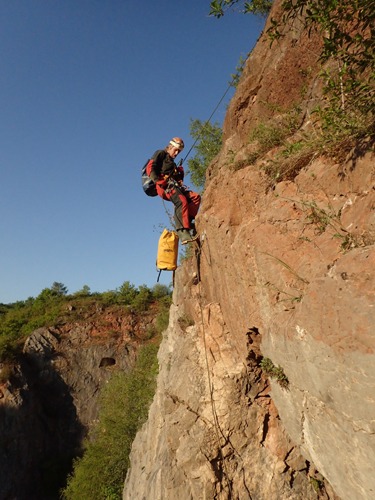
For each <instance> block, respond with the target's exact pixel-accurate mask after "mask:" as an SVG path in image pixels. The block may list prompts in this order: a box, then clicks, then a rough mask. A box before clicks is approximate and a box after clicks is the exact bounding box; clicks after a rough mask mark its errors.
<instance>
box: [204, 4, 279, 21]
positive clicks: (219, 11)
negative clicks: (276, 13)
mask: <svg viewBox="0 0 375 500" xmlns="http://www.w3.org/2000/svg"><path fill="white" fill-rule="evenodd" d="M238 3H241V4H243V11H242V12H243V13H244V14H255V15H259V16H267V15H268V13H269V11H270V10H271V7H272V4H273V0H250V1H249V2H246V1H244V0H242V1H239V0H213V1H212V2H211V4H210V7H211V11H210V15H211V16H215V17H217V18H219V17H222V16H223V15H224V13H225V11H227V10H228V9H229V8H231V7H233V6H234V5H235V4H238Z"/></svg>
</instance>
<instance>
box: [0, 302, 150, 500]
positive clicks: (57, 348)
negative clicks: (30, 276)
mask: <svg viewBox="0 0 375 500" xmlns="http://www.w3.org/2000/svg"><path fill="white" fill-rule="evenodd" d="M70 309H71V311H70V313H69V312H67V318H68V319H67V320H66V321H65V322H64V324H60V325H59V326H56V327H54V328H39V329H38V330H36V331H35V332H33V333H32V335H30V337H29V338H28V339H27V341H26V343H25V346H24V353H23V356H22V358H21V361H20V363H19V364H18V365H17V366H16V367H15V371H14V373H13V376H12V377H11V380H10V381H9V382H7V383H5V384H1V385H0V498H1V499H4V500H5V499H17V500H33V499H35V500H36V499H37V500H40V499H47V498H48V499H53V498H60V497H59V494H58V489H59V488H60V487H62V486H64V483H65V480H66V476H67V474H68V473H69V472H70V471H71V463H72V459H73V458H74V457H76V456H77V455H79V454H80V451H81V447H82V439H83V438H84V437H85V436H86V435H87V433H88V430H89V429H90V427H91V426H92V424H93V423H94V422H95V420H96V419H97V416H98V395H99V393H100V389H101V388H102V386H103V384H105V383H106V381H107V380H108V379H109V377H110V376H111V373H112V372H113V371H114V370H118V369H119V370H124V371H128V370H129V369H130V368H131V367H132V366H133V364H134V360H135V356H136V352H137V348H138V344H139V339H142V338H144V335H145V334H146V333H147V329H148V328H149V327H150V325H151V324H152V321H153V320H154V318H155V311H152V310H151V311H150V312H149V313H148V314H144V315H142V316H140V315H139V314H132V313H126V312H125V310H124V308H120V307H115V306H112V307H107V308H105V307H102V306H100V307H99V308H98V307H97V306H95V303H93V306H92V307H91V308H89V309H87V310H85V311H84V312H82V311H79V310H75V309H74V308H71V307H70ZM69 314H70V315H71V317H72V318H71V320H69Z"/></svg>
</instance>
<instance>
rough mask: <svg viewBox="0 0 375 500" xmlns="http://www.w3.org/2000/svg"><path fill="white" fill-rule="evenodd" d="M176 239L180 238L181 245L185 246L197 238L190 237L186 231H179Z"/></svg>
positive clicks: (196, 236) (195, 236)
mask: <svg viewBox="0 0 375 500" xmlns="http://www.w3.org/2000/svg"><path fill="white" fill-rule="evenodd" d="M177 234H178V237H179V238H180V241H181V245H186V243H191V242H192V241H195V240H196V239H197V238H198V235H197V234H195V235H194V236H192V235H191V234H190V233H189V231H188V230H187V229H180V230H179V231H178V232H177Z"/></svg>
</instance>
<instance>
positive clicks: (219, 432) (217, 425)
mask: <svg viewBox="0 0 375 500" xmlns="http://www.w3.org/2000/svg"><path fill="white" fill-rule="evenodd" d="M206 239H207V235H205V238H204V240H203V241H202V242H201V243H197V242H195V243H196V246H197V247H198V246H199V248H198V249H197V252H196V254H195V257H196V259H197V269H198V271H197V278H198V283H197V284H198V294H197V295H198V305H199V309H200V317H201V327H202V337H203V347H204V354H205V362H206V371H207V381H208V389H209V393H210V404H211V412H212V418H213V423H214V431H215V437H216V441H217V447H218V450H219V453H220V458H221V463H222V468H223V475H224V477H225V479H226V482H227V487H228V495H229V499H231V498H232V497H233V494H232V485H231V482H230V479H229V474H228V470H227V466H226V461H225V457H224V453H223V447H222V445H221V438H220V436H222V437H223V438H224V440H225V441H226V437H225V435H224V434H223V432H222V430H221V428H220V423H219V417H218V415H217V412H216V407H215V401H214V397H213V394H214V386H213V382H212V378H211V371H210V365H209V361H208V349H207V341H206V328H205V325H204V318H203V306H202V290H201V280H200V269H199V265H200V261H199V257H200V254H201V252H202V246H203V244H204V241H206ZM220 482H221V480H220Z"/></svg>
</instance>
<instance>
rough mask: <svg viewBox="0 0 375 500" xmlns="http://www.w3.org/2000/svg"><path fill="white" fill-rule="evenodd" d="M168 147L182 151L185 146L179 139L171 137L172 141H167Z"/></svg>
mask: <svg viewBox="0 0 375 500" xmlns="http://www.w3.org/2000/svg"><path fill="white" fill-rule="evenodd" d="M169 145H170V146H173V147H174V148H177V149H179V150H180V151H182V150H183V149H184V146H185V144H184V141H183V140H182V139H181V138H180V137H173V139H171V140H170V141H169Z"/></svg>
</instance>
